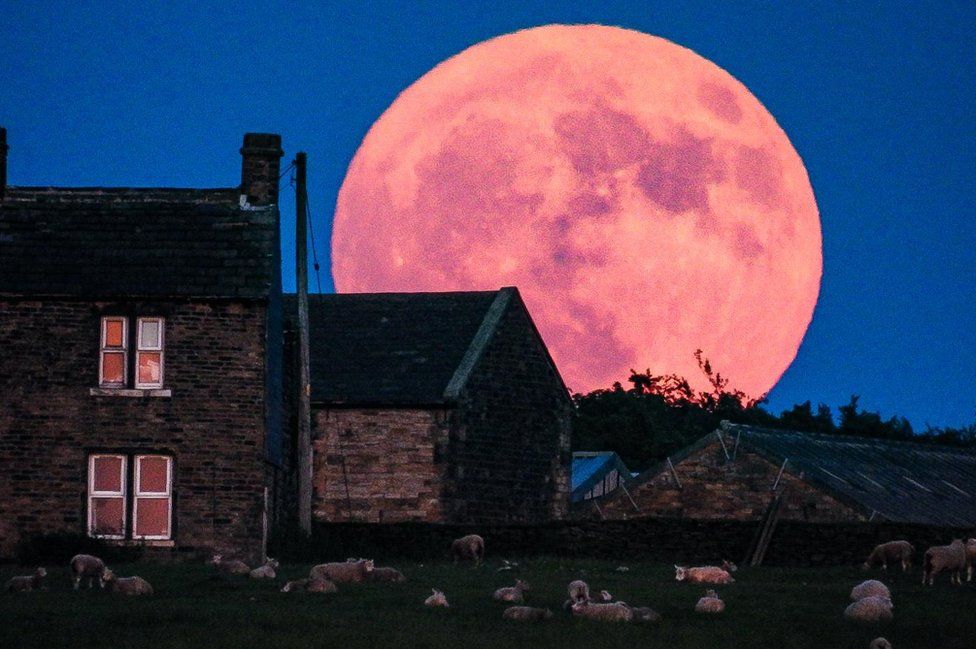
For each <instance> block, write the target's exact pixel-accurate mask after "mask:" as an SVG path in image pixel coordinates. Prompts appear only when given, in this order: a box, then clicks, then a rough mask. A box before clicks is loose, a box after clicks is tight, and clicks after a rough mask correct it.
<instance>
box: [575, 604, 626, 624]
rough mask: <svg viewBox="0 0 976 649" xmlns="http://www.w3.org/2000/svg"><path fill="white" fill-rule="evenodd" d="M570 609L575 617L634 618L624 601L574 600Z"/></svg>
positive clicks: (604, 619)
mask: <svg viewBox="0 0 976 649" xmlns="http://www.w3.org/2000/svg"><path fill="white" fill-rule="evenodd" d="M570 610H571V611H572V613H573V615H574V616H576V617H582V618H586V619H588V620H597V621H599V622H630V621H631V620H633V619H634V612H633V611H632V610H631V608H630V607H629V606H627V604H625V603H624V602H616V603H614V604H591V603H590V602H576V603H575V604H573V606H572V608H571V609H570Z"/></svg>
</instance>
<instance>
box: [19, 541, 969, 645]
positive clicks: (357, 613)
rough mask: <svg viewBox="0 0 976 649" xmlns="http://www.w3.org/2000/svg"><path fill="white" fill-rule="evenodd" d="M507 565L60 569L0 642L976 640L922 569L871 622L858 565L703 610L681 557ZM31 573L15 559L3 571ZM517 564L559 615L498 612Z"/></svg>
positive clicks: (760, 574) (805, 575) (752, 587)
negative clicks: (328, 587)
mask: <svg viewBox="0 0 976 649" xmlns="http://www.w3.org/2000/svg"><path fill="white" fill-rule="evenodd" d="M498 565H499V564H498V563H496V562H491V561H489V562H488V564H487V565H484V566H482V567H481V568H478V569H475V568H471V567H455V566H453V565H451V564H449V563H427V564H406V563H401V564H399V565H398V567H399V568H400V569H401V570H402V571H403V572H404V574H405V575H406V576H407V578H408V580H409V581H408V582H407V583H403V584H372V583H367V584H357V585H349V586H345V587H342V588H341V591H340V592H339V593H338V594H335V595H315V594H300V593H281V592H278V589H279V588H280V587H281V584H282V583H283V582H284V580H285V579H292V578H298V577H302V576H305V575H306V574H307V570H308V567H309V566H307V565H287V566H283V567H282V569H281V570H280V571H279V578H278V580H277V581H276V582H275V583H271V582H267V581H264V582H260V581H255V580H249V579H247V578H222V577H217V576H215V575H214V574H213V572H212V569H211V568H209V567H208V566H204V565H176V566H164V565H158V564H128V565H119V566H115V569H116V572H117V573H118V574H120V575H123V576H124V575H130V574H139V575H141V576H143V577H145V578H147V579H148V580H149V581H150V582H151V583H152V584H153V586H154V588H155V590H156V594H155V595H153V596H151V597H142V598H140V597H132V598H130V597H124V596H119V595H113V594H109V593H107V592H98V591H97V590H96V591H92V592H84V591H83V592H73V591H72V590H71V589H70V582H69V578H68V572H67V569H66V568H64V569H52V568H49V573H50V574H49V577H48V586H49V590H48V591H46V592H33V593H20V594H7V593H0V621H2V622H0V647H2V648H3V649H14V648H19V647H32V648H33V647H38V648H43V649H48V648H50V649H57V648H60V647H71V648H88V647H92V648H95V647H99V648H100V647H106V648H109V647H112V648H119V647H152V648H153V649H164V648H170V647H205V648H206V649H223V648H227V649H230V648H233V649H248V648H252V647H254V648H260V649H279V648H282V649H285V648H291V647H303V648H304V647H342V648H343V649H355V648H358V647H366V648H369V649H377V648H379V647H417V648H420V647H465V648H468V647H470V648H479V647H486V648H487V647H492V648H501V647H512V648H516V647H533V646H534V647H586V648H588V649H589V648H594V647H627V648H628V649H634V648H635V647H640V648H642V649H643V648H645V647H674V648H676V649H681V648H685V647H688V648H691V647H694V648H696V649H700V648H703V647H709V648H718V647H762V648H770V649H773V648H779V647H789V648H792V649H799V648H804V647H810V648H817V649H845V648H848V647H850V648H858V649H865V648H866V647H867V645H868V642H869V641H870V640H871V639H872V638H874V637H876V636H878V635H884V636H885V637H887V638H888V639H889V640H891V642H892V643H893V645H894V647H895V649H924V648H928V647H931V648H933V649H936V648H938V649H955V648H959V649H963V648H965V649H973V648H974V647H976V615H974V613H976V586H974V585H966V586H963V587H951V586H949V585H948V582H947V581H944V582H943V583H942V584H938V585H936V586H935V587H934V588H925V587H922V585H921V584H920V583H919V582H920V581H921V579H920V574H919V573H918V572H917V571H916V572H914V573H910V574H909V575H908V576H902V575H900V574H896V575H895V576H894V578H893V579H892V580H890V581H889V582H888V583H889V585H890V586H891V588H892V593H893V600H894V604H895V608H894V614H895V620H894V622H892V623H891V624H889V625H886V626H882V627H878V628H872V627H868V628H864V627H859V626H856V625H853V624H851V623H849V622H846V621H845V620H844V619H843V617H842V613H843V610H844V607H845V606H846V605H847V604H848V594H849V592H850V589H851V586H853V585H854V584H855V583H858V582H859V581H860V580H862V579H864V578H865V575H864V573H862V572H861V571H860V570H857V569H854V568H849V569H831V570H816V569H774V568H759V569H753V570H740V571H739V572H737V573H736V580H737V581H736V583H735V584H732V585H729V586H725V587H720V588H719V592H720V594H721V595H722V597H723V599H725V601H726V612H725V614H724V615H722V616H719V617H714V618H703V617H700V616H697V615H696V614H695V613H694V612H693V610H692V609H693V607H694V603H695V601H697V599H698V597H699V596H700V595H701V593H702V592H703V588H702V587H698V586H690V585H685V584H678V583H676V582H675V581H674V576H673V575H674V570H673V568H671V567H670V566H665V565H661V564H649V563H628V564H627V565H628V566H629V567H630V571H629V572H626V573H618V572H615V571H614V568H615V567H616V566H617V565H619V562H606V561H585V560H566V559H553V558H533V559H525V560H521V561H519V569H518V570H517V571H511V572H496V570H495V569H496V568H497V567H498ZM28 572H30V571H29V570H24V569H20V570H17V569H15V568H13V567H11V566H4V567H3V568H0V581H6V580H7V579H8V578H9V577H10V576H11V575H13V574H27V573H28ZM516 575H517V576H519V577H521V578H523V579H526V580H528V581H529V583H530V584H531V585H532V591H531V593H529V601H528V603H529V604H532V605H535V606H544V607H549V608H552V609H553V612H554V613H556V616H555V618H553V619H552V620H549V621H546V622H537V623H514V622H506V621H503V620H502V619H501V612H502V610H503V609H504V605H503V604H499V603H496V602H493V601H491V597H490V596H491V592H492V591H493V590H494V588H496V587H498V586H503V585H509V584H511V583H512V581H513V579H514V577H515V576H516ZM576 578H583V579H585V580H586V581H587V582H588V583H589V584H590V587H591V588H595V589H596V590H599V589H603V588H605V589H607V590H609V591H610V592H611V593H613V595H614V596H615V597H616V598H618V599H622V600H624V601H626V602H628V603H629V604H631V605H635V606H650V607H652V608H654V609H655V610H657V611H658V612H659V613H661V614H662V615H663V617H664V620H663V622H662V623H661V624H659V625H657V626H653V627H645V626H637V625H627V624H616V625H614V624H601V623H596V622H589V621H585V620H578V619H572V618H570V617H569V616H568V614H566V613H564V612H563V611H562V609H561V608H560V606H561V604H562V602H563V601H564V600H565V599H566V585H567V584H568V583H569V582H570V581H571V580H573V579H576ZM432 586H437V587H438V588H440V589H441V590H444V591H445V593H446V594H447V597H448V599H449V601H450V604H451V608H450V609H427V608H425V607H424V606H422V602H423V600H424V598H425V597H426V596H427V595H428V594H429V593H430V588H431V587H432Z"/></svg>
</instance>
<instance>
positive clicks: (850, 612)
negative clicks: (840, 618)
mask: <svg viewBox="0 0 976 649" xmlns="http://www.w3.org/2000/svg"><path fill="white" fill-rule="evenodd" d="M893 608H894V605H893V604H892V603H891V600H890V599H888V598H887V597H877V596H873V597H865V598H864V599H859V600H857V601H856V602H854V603H853V604H851V605H850V606H848V607H847V608H846V609H845V610H844V617H846V618H847V619H848V620H854V621H855V622H890V621H891V619H892V617H893V615H892V613H891V609H893Z"/></svg>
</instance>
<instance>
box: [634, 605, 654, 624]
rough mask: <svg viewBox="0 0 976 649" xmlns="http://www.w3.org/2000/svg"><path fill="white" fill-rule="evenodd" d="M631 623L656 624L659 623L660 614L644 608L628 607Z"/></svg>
mask: <svg viewBox="0 0 976 649" xmlns="http://www.w3.org/2000/svg"><path fill="white" fill-rule="evenodd" d="M630 612H631V615H632V616H633V617H632V618H631V621H632V622H643V623H645V624H657V623H658V622H660V621H661V614H660V613H658V612H657V611H654V610H652V609H649V608H647V607H646V606H632V607H630Z"/></svg>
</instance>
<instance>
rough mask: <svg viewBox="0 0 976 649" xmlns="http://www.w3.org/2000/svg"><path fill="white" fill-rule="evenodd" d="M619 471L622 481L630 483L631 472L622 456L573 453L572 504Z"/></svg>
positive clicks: (598, 453) (609, 453) (588, 452)
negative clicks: (615, 470)
mask: <svg viewBox="0 0 976 649" xmlns="http://www.w3.org/2000/svg"><path fill="white" fill-rule="evenodd" d="M614 469H617V472H618V473H619V474H620V478H621V480H623V481H624V482H630V479H631V477H632V475H631V473H630V470H629V469H628V468H627V466H626V465H625V464H624V462H623V460H621V459H620V456H619V455H617V454H616V453H614V452H613V451H604V452H591V451H576V452H574V453H573V465H572V485H573V486H572V497H571V500H572V502H578V501H580V500H582V499H583V496H584V495H585V494H586V493H587V492H589V491H590V489H592V488H593V486H594V485H596V483H598V482H600V481H601V480H603V478H605V477H606V475H607V474H608V473H610V472H611V471H613V470H614Z"/></svg>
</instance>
